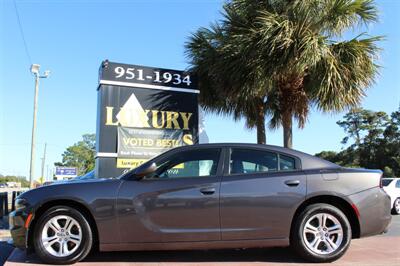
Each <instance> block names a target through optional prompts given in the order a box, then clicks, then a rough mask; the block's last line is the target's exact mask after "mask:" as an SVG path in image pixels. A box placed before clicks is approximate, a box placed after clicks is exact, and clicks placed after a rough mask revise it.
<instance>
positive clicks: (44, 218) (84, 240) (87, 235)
mask: <svg viewBox="0 0 400 266" xmlns="http://www.w3.org/2000/svg"><path fill="white" fill-rule="evenodd" d="M59 215H63V216H64V215H66V216H69V217H71V218H73V219H75V221H76V222H77V223H78V224H79V226H80V228H81V234H82V237H81V242H80V244H79V245H77V246H78V247H77V249H76V250H75V251H74V252H73V253H72V254H70V255H68V256H64V257H58V256H54V255H52V254H51V253H50V252H48V251H47V250H46V248H45V247H44V245H43V243H42V231H43V229H44V227H45V225H46V223H47V222H48V221H49V220H50V219H52V218H53V217H56V216H59ZM92 244H93V233H92V231H91V229H90V225H89V223H88V221H87V219H86V218H85V216H84V215H83V214H82V213H81V212H79V211H78V210H76V209H74V208H71V207H68V206H55V207H52V208H50V209H48V210H47V211H46V212H45V213H44V214H43V215H41V216H40V217H39V219H38V221H37V223H36V225H35V228H34V236H33V246H34V249H35V252H36V254H37V255H38V256H39V257H40V259H41V260H43V261H44V262H46V263H50V264H72V263H75V262H78V261H80V260H82V259H84V258H85V257H86V256H87V255H88V254H89V252H90V250H91V248H92ZM57 245H59V244H57ZM57 245H56V247H57ZM70 245H71V244H70ZM72 246H74V244H72ZM58 247H60V245H59V246H58ZM71 251H72V250H71Z"/></svg>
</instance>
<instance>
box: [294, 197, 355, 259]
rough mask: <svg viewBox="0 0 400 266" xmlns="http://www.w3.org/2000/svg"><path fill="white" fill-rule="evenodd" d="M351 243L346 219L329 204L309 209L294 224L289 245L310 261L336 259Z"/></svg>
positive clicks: (313, 206) (316, 205)
mask: <svg viewBox="0 0 400 266" xmlns="http://www.w3.org/2000/svg"><path fill="white" fill-rule="evenodd" d="M350 241H351V227H350V223H349V221H348V219H347V217H346V216H345V215H344V214H343V212H342V211H340V210H339V209H338V208H336V207H334V206H332V205H329V204H313V205H310V206H308V207H307V208H306V209H305V210H304V211H303V212H302V213H301V214H300V215H299V216H298V219H297V221H296V222H295V225H294V228H293V231H292V235H291V246H292V247H293V248H294V250H295V251H296V252H297V253H298V254H299V255H300V256H301V257H303V258H305V259H306V260H309V261H313V262H330V261H334V260H337V259H338V258H340V257H341V256H343V254H344V253H345V252H346V250H347V248H348V247H349V245H350Z"/></svg>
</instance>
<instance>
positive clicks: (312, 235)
mask: <svg viewBox="0 0 400 266" xmlns="http://www.w3.org/2000/svg"><path fill="white" fill-rule="evenodd" d="M303 239H304V242H305V244H306V247H307V248H308V249H310V250H311V251H312V252H314V253H316V254H320V255H326V254H332V253H333V252H335V251H336V250H337V249H338V248H339V247H340V245H341V244H342V241H343V227H342V225H341V223H340V222H339V220H338V219H337V218H336V217H335V216H333V215H331V214H329V213H318V214H315V215H313V216H311V217H310V218H309V219H308V220H307V222H306V223H305V226H304V229H303Z"/></svg>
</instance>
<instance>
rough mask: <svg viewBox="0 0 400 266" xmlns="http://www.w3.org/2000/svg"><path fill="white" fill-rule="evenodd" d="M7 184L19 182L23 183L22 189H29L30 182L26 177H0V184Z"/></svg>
mask: <svg viewBox="0 0 400 266" xmlns="http://www.w3.org/2000/svg"><path fill="white" fill-rule="evenodd" d="M6 182H19V183H21V187H29V181H28V180H26V178H25V177H24V176H14V175H6V176H3V175H0V183H6Z"/></svg>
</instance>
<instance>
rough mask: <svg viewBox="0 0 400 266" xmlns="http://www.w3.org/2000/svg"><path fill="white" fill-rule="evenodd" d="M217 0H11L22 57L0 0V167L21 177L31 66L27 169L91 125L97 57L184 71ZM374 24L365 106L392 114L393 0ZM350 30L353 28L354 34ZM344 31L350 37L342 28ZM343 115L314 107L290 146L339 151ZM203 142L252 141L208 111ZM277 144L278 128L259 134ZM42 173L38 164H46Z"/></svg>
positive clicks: (397, 48) (396, 57) (251, 134)
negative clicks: (34, 69) (36, 71)
mask: <svg viewBox="0 0 400 266" xmlns="http://www.w3.org/2000/svg"><path fill="white" fill-rule="evenodd" d="M222 2H223V1H207V0H193V1H190V0H175V1H167V0H164V1H162V0H158V1H156V0H147V1H144V0H142V1H135V0H132V1H127V0H126V1H122V0H115V1H112V0H108V1H105V0H104V1H102V0H97V1H95V0H93V1H92V0H82V1H78V0H52V1H45V0H42V1H39V0H16V4H17V7H18V10H19V15H20V19H21V20H20V22H21V25H22V27H23V31H24V36H25V40H26V43H27V47H28V50H29V54H30V57H31V60H32V61H30V60H29V58H28V56H27V55H26V52H25V48H24V46H23V39H22V37H21V33H20V31H19V28H18V20H17V16H16V12H15V9H14V4H13V1H12V0H2V1H1V3H0V12H1V15H0V17H1V22H0V30H1V33H0V36H1V41H0V45H1V48H0V49H1V50H0V51H1V54H0V56H1V60H0V73H1V74H0V106H1V109H0V173H1V174H3V175H4V174H16V175H24V176H28V175H29V158H30V138H31V127H32V109H33V93H34V90H33V89H34V80H33V77H32V76H31V74H30V72H29V66H30V64H31V63H37V64H40V65H41V66H42V70H46V69H49V70H51V72H52V74H51V76H50V78H48V79H45V80H42V81H41V84H40V92H39V112H38V128H37V146H36V151H37V157H36V166H35V168H36V171H35V172H36V174H35V177H38V176H39V175H40V163H41V161H40V158H41V157H42V153H43V148H44V143H45V142H47V144H48V152H47V160H46V165H48V167H49V168H50V169H51V168H52V167H53V163H54V162H55V161H60V160H61V154H62V152H63V151H64V150H65V148H66V147H67V146H69V145H72V144H73V143H75V142H77V141H79V140H80V138H81V135H82V134H84V133H94V132H95V130H96V106H97V98H96V96H97V94H96V88H97V75H98V67H99V65H100V63H101V61H102V60H104V59H109V60H110V61H116V62H122V63H132V64H139V65H148V66H156V67H165V68H175V69H185V68H186V67H187V66H188V65H187V61H186V59H185V56H184V43H185V41H186V40H187V37H188V36H189V34H190V33H191V32H194V31H195V30H196V29H197V28H198V27H201V26H208V25H209V24H210V22H213V21H215V20H216V19H218V18H220V13H219V12H220V10H221V5H222ZM377 2H378V7H379V9H380V13H381V15H380V22H379V23H378V24H375V25H372V26H371V27H370V28H368V29H367V33H368V34H371V35H385V36H386V41H385V42H382V43H381V46H382V48H383V52H382V54H381V58H380V64H381V65H382V69H381V75H380V77H379V78H378V80H377V83H376V84H375V85H374V86H373V87H372V88H370V89H369V90H368V95H367V97H366V98H365V99H364V101H363V102H362V106H363V107H364V108H368V109H372V110H382V111H386V112H392V111H394V110H396V109H397V108H398V106H399V103H400V85H399V81H398V78H399V76H400V67H399V66H400V63H399V62H400V31H399V28H400V19H399V14H400V1H397V0H380V1H377ZM355 34H356V33H355ZM349 36H351V35H349ZM342 116H343V113H339V114H334V115H333V114H321V113H318V112H316V111H313V112H312V113H311V115H310V117H309V122H308V123H307V125H306V127H305V129H303V130H297V129H296V130H295V131H294V148H296V149H298V150H302V151H305V152H308V153H312V154H314V153H316V152H319V151H321V150H336V151H338V150H340V149H341V148H342V146H341V144H340V140H341V139H342V138H343V136H344V134H343V132H342V130H341V129H340V128H339V127H338V126H337V125H336V121H337V120H339V119H340V118H341V117H342ZM206 130H207V132H208V135H209V138H210V141H211V142H228V141H229V142H255V141H256V133H255V131H254V130H253V131H250V130H247V129H245V127H244V122H243V121H240V122H237V123H235V122H233V120H232V119H231V118H230V117H221V116H215V115H212V114H209V115H207V116H206ZM267 142H268V143H269V144H274V145H281V144H282V133H281V130H277V131H274V132H268V133H267ZM45 173H46V170H45Z"/></svg>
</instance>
